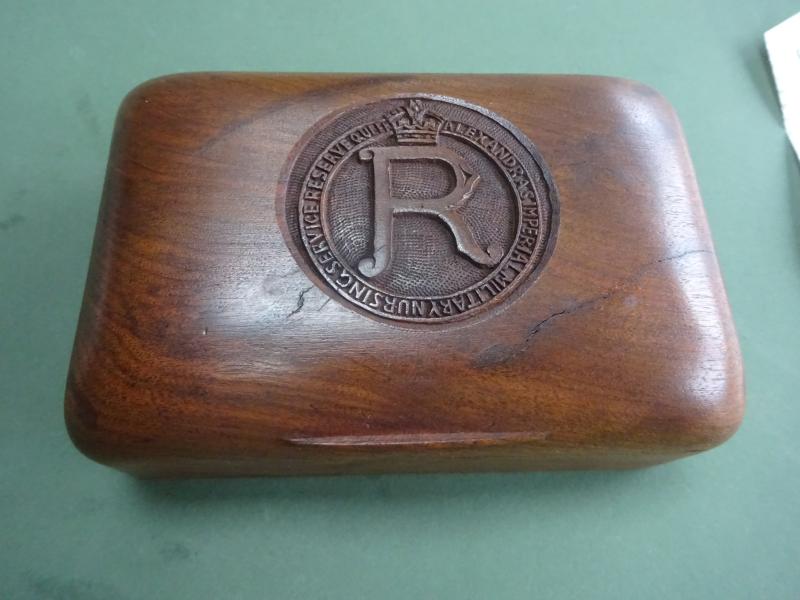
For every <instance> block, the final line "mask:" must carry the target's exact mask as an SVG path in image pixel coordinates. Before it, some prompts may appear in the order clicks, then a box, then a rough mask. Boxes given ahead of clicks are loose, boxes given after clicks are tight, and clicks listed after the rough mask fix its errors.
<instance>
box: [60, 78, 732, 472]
mask: <svg viewBox="0 0 800 600" xmlns="http://www.w3.org/2000/svg"><path fill="white" fill-rule="evenodd" d="M411 93H426V94H442V95H445V96H451V97H455V98H461V99H463V100H465V101H467V102H470V103H474V104H477V105H480V106H483V107H486V108H487V109H488V110H490V111H493V112H496V113H497V114H499V115H502V116H503V117H504V118H506V119H508V120H509V121H510V122H512V123H513V124H514V125H516V127H518V128H519V129H520V130H521V131H522V132H524V134H525V135H527V136H528V137H529V138H530V139H531V140H533V142H534V143H535V144H536V147H537V148H538V150H539V152H540V153H541V155H542V156H543V157H544V159H545V160H546V162H547V164H548V165H549V167H550V170H551V172H552V177H553V180H554V182H555V184H556V185H557V187H558V192H559V198H560V225H559V232H558V242H557V245H556V247H555V250H554V251H553V253H552V256H551V257H550V259H549V262H548V263H547V265H546V267H545V268H544V269H543V270H542V272H541V274H540V275H539V277H538V279H537V281H536V282H535V283H534V284H533V285H531V286H530V287H528V288H526V289H525V291H524V292H523V293H521V294H520V295H519V297H518V298H517V299H516V300H515V301H514V302H510V303H508V304H507V306H504V308H503V310H501V311H495V312H493V313H492V314H491V315H490V316H489V317H487V318H484V319H474V320H466V321H464V322H462V323H459V324H457V325H454V326H451V327H448V328H437V329H424V328H422V329H420V328H416V329H412V328H404V327H399V326H394V325H392V324H388V323H385V322H379V321H378V320H376V319H371V318H368V317H365V316H364V315H362V314H359V313H358V312H357V311H354V310H352V309H351V308H349V307H348V306H346V305H345V304H344V303H342V302H340V301H339V300H337V299H334V298H333V294H331V292H330V290H329V289H328V288H327V287H326V286H325V285H324V284H323V283H322V282H321V281H320V280H319V278H318V276H317V275H316V274H315V273H314V272H313V270H311V269H309V268H308V267H307V265H305V264H303V263H302V261H300V262H298V260H296V257H295V256H293V254H292V251H290V249H289V247H288V246H287V243H286V240H285V235H284V234H283V233H282V232H281V227H282V226H283V227H285V224H281V223H279V221H280V218H279V211H278V210H277V209H276V206H275V202H276V198H278V196H279V194H280V188H281V185H282V184H281V177H282V176H284V175H282V174H283V173H284V168H285V165H286V161H287V158H288V157H289V156H290V154H291V153H292V151H293V149H294V148H295V147H296V145H297V143H298V141H299V140H300V139H301V138H302V136H303V135H304V134H305V133H306V132H307V131H308V130H309V129H310V128H312V127H313V126H314V124H315V123H317V122H318V121H319V120H320V119H323V118H324V117H326V116H327V115H329V114H331V113H334V112H336V111H339V110H342V109H343V108H346V107H349V106H353V105H357V104H361V103H364V102H368V101H370V100H372V99H375V98H382V97H389V96H393V95H402V94H411ZM743 404H744V400H743V383H742V366H741V358H740V354H739V348H738V343H737V339H736V334H735V330H734V326H733V323H732V319H731V315H730V311H729V307H728V303H727V299H726V296H725V291H724V288H723V284H722V280H721V277H720V273H719V269H718V265H717V261H716V257H715V255H714V250H713V246H712V242H711V238H710V236H709V232H708V228H707V224H706V218H705V214H704V211H703V206H702V202H701V199H700V195H699V192H698V189H697V184H696V181H695V177H694V173H693V169H692V165H691V162H690V159H689V156H688V152H687V149H686V146H685V142H684V139H683V135H682V132H681V128H680V124H679V122H678V120H677V117H676V115H675V113H674V111H673V110H672V108H671V107H670V106H669V104H668V103H667V102H666V101H665V100H664V99H663V98H662V97H661V96H660V95H659V94H657V93H656V92H654V91H653V90H651V89H650V88H647V87H645V86H642V85H640V84H637V83H634V82H629V81H623V80H618V79H610V78H596V77H577V76H450V75H448V76H444V75H424V76H419V75H397V76H372V75H265V74H190V75H178V76H170V77H165V78H161V79H157V80H154V81H150V82H147V83H145V84H143V85H142V86H140V87H138V88H136V89H135V90H134V91H132V92H131V93H130V94H129V95H128V97H127V98H126V99H125V101H124V102H123V104H122V107H121V109H120V112H119V117H118V121H117V125H116V129H115V133H114V138H113V143H112V148H111V153H110V157H109V166H108V174H107V179H106V184H105V191H104V196H103V201H102V206H101V209H100V215H99V219H98V226H97V232H96V237H95V243H94V249H93V253H92V259H91V266H90V271H89V276H88V280H87V285H86V294H85V298H84V304H83V309H82V312H81V317H80V323H79V327H78V332H77V336H76V342H75V348H74V352H73V357H72V363H71V367H70V372H69V376H68V382H67V392H66V420H67V425H68V428H69V432H70V435H71V436H72V439H73V440H74V442H75V444H76V445H77V446H78V447H79V448H80V449H81V450H82V451H83V452H84V453H86V454H87V455H88V456H90V457H92V458H93V459H95V460H98V461H100V462H102V463H105V464H108V465H111V466H114V467H117V468H120V469H124V470H126V471H130V472H132V473H135V474H137V475H143V476H212V475H213V476H216V475H261V474H313V473H363V472H386V471H417V472H423V471H473V470H517V469H561V468H625V467H637V466H644V465H648V464H654V463H659V462H663V461H667V460H671V459H674V458H678V457H681V456H686V455H689V454H692V453H695V452H699V451H702V450H705V449H708V448H711V447H713V446H715V445H717V444H719V443H721V442H722V441H724V440H725V439H727V438H728V437H729V436H730V435H731V434H732V433H733V432H734V431H735V430H736V428H737V426H738V424H739V422H740V420H741V417H742V412H743Z"/></svg>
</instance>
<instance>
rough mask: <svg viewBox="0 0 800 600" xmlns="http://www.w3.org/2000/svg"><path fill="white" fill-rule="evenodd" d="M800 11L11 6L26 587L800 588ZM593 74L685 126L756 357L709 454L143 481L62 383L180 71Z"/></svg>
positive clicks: (4, 127) (344, 591)
mask: <svg viewBox="0 0 800 600" xmlns="http://www.w3.org/2000/svg"><path fill="white" fill-rule="evenodd" d="M797 10H800V3H798V2H797V0H794V1H785V2H778V1H774V2H765V1H756V0H751V1H742V2H725V1H716V2H712V1H708V2H700V1H696V0H695V1H680V2H678V1H672V2H668V1H666V0H665V1H663V2H658V1H641V0H630V1H625V2H594V3H580V2H547V3H543V2H488V1H486V2H439V1H435V0H429V1H428V2H420V1H403V2H400V1H395V2H362V3H356V2H341V1H337V2H319V3H313V2H304V1H303V2H300V1H294V2H285V3H276V2H274V3H270V2H255V1H254V2H246V1H239V0H237V1H231V0H227V1H221V0H216V1H196V2H164V1H162V2H155V1H140V2H121V1H104V2H99V1H98V2H89V1H82V2H79V1H70V2H57V1H51V2H35V1H31V0H28V1H15V0H6V2H4V3H3V7H2V10H1V11H0V15H2V16H0V75H1V76H2V82H3V83H2V91H0V107H1V108H2V113H0V144H2V160H0V309H1V310H0V359H1V360H0V598H44V599H48V598H81V599H83V598H88V599H96V598H120V599H128V598H138V599H148V600H149V599H153V598H169V599H182V598H186V599H192V600H197V599H201V598H226V599H227V598H302V599H309V598H342V599H345V598H346V599H355V598H370V599H372V598H387V599H393V598H397V599H403V600H407V599H409V598H435V599H444V598H459V599H464V598H492V599H494V598H498V599H499V598H615V599H620V598H637V599H639V598H665V599H666V598H668V599H670V600H674V599H679V598H698V599H704V600H705V599H710V598H724V599H726V600H730V599H738V598H742V599H751V598H769V599H783V598H792V599H796V598H800V547H799V545H800V498H799V497H798V495H799V493H800V436H799V435H798V426H800V402H799V401H798V400H799V399H798V394H797V392H798V388H800V318H799V317H798V314H800V269H799V267H800V169H799V168H798V163H797V161H796V159H795V158H794V155H793V154H792V152H791V149H790V146H789V144H788V142H787V140H786V138H785V135H784V131H783V125H782V122H781V117H780V111H779V107H778V103H777V98H776V94H775V92H774V87H773V84H772V79H771V74H770V72H769V69H768V64H767V62H766V58H765V54H764V51H763V42H762V34H763V32H764V31H765V30H766V29H768V28H769V27H771V26H772V25H774V24H776V23H778V22H780V21H782V20H783V19H785V18H787V17H788V16H790V15H791V14H792V13H793V12H796V11H797ZM193 70H194V71H197V70H254V71H374V72H386V71H394V72H415V71H428V72H431V71H433V72H480V73H484V72H485V73H496V72H514V73H537V72H543V73H590V74H604V75H618V76H622V77H629V78H633V79H638V80H640V81H643V82H645V83H648V84H650V85H652V86H654V87H656V88H657V89H659V90H660V91H661V92H663V93H664V94H665V95H666V96H667V97H668V98H669V99H670V100H671V101H672V103H673V104H674V106H675V107H676V109H677V111H678V113H679V115H680V117H681V118H682V121H683V124H684V126H685V129H686V135H687V137H688V140H689V145H690V148H691V151H692V155H693V159H694V163H695V167H696V170H697V176H698V178H699V181H700V186H701V189H702V192H703V195H704V198H705V206H706V209H707V212H708V218H709V220H710V223H711V229H712V232H713V235H714V240H715V243H716V247H717V251H718V254H719V260H720V263H721V265H722V270H723V274H724V276H725V280H726V284H727V289H728V293H729V296H730V301H731V304H732V306H733V312H734V315H735V318H736V323H737V327H738V331H739V335H740V339H741V343H742V349H743V354H744V359H745V365H746V366H745V369H746V379H747V391H748V411H747V415H746V417H745V421H744V424H743V426H742V428H741V429H740V431H739V432H738V434H737V435H736V436H735V437H734V438H733V439H732V440H731V441H730V442H728V443H727V444H725V445H723V446H721V447H720V448H717V449H715V450H713V451H711V452H708V453H705V454H702V455H699V456H696V457H693V458H690V459H686V460H683V461H678V462H674V463H671V464H668V465H664V466H660V467H655V468H652V469H647V470H641V471H629V472H591V473H590V472H573V473H539V474H537V473H533V474H506V475H500V474H485V475H435V476H415V475H409V476H373V477H342V478H335V477H329V478H304V479H251V480H225V481H221V480H206V481H162V482H143V481H137V480H134V479H132V478H130V477H128V476H126V475H123V474H120V473H117V472H115V471H113V470H110V469H108V468H106V467H102V466H99V465H97V464H94V463H92V462H90V461H89V460H87V459H85V458H84V457H83V456H81V455H80V454H79V453H78V452H77V451H76V450H75V449H74V448H73V447H72V445H71V444H70V442H69V439H68V438H67V435H66V432H65V429H64V425H63V417H62V394H63V388H64V379H65V375H66V371H67V364H68V359H69V355H70V350H71V346H72V340H73V335H74V332H75V325H76V319H77V315H78V309H79V306H80V302H81V294H82V290H83V285H84V278H85V274H86V268H87V263H88V259H89V251H90V246H91V241H92V234H93V230H94V226H95V218H96V214H97V208H98V202H99V198H100V193H101V186H102V182H103V175H104V169H105V162H106V156H107V152H108V145H109V140H110V136H111V129H112V123H113V119H114V114H115V111H116V108H117V105H118V103H119V101H120V100H121V98H122V97H123V96H124V94H125V93H126V92H127V91H128V90H129V89H130V88H131V87H133V86H134V85H136V84H137V83H139V82H141V81H143V80H145V79H148V78H151V77H154V76H156V75H161V74H165V73H170V72H176V71H193Z"/></svg>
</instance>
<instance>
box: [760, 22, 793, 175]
mask: <svg viewBox="0 0 800 600" xmlns="http://www.w3.org/2000/svg"><path fill="white" fill-rule="evenodd" d="M764 42H765V43H766V45H767V54H769V62H770V64H771V65H772V74H773V76H774V77H775V87H776V88H777V89H778V98H779V100H780V103H781V111H782V112H783V124H784V127H786V133H787V135H788V136H789V141H790V142H791V143H792V146H793V147H794V151H795V154H797V159H798V160H800V13H797V14H796V15H794V16H793V17H789V18H788V19H786V20H785V21H784V22H783V23H781V24H780V25H776V26H775V27H773V28H772V29H770V30H769V31H767V32H766V33H765V34H764Z"/></svg>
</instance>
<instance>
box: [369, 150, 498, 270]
mask: <svg viewBox="0 0 800 600" xmlns="http://www.w3.org/2000/svg"><path fill="white" fill-rule="evenodd" d="M358 156H359V158H360V159H361V160H364V161H367V160H371V161H372V166H373V170H374V182H375V194H374V209H373V213H374V231H375V234H374V236H373V247H372V248H373V250H372V256H370V257H367V258H364V259H362V260H361V261H360V262H359V263H358V270H359V271H360V272H361V273H362V274H363V275H365V276H366V277H374V276H375V275H378V274H379V273H381V272H382V271H384V270H385V269H386V268H387V267H388V266H389V265H390V264H391V262H392V232H393V229H394V216H395V215H397V214H403V213H421V214H428V215H434V216H436V217H438V218H439V219H441V220H442V221H444V223H445V225H447V226H448V227H449V229H450V231H451V232H452V234H453V237H454V238H455V242H456V247H457V248H458V250H459V252H461V253H462V254H465V255H466V256H468V257H469V258H470V259H472V260H473V261H475V262H476V263H478V264H479V265H485V266H494V265H496V264H498V263H499V262H500V259H501V258H502V257H503V254H504V251H503V249H502V248H500V247H499V245H497V244H490V245H489V247H488V248H487V249H486V250H484V249H483V248H481V247H480V246H479V245H478V242H477V241H476V240H475V236H474V234H473V233H472V230H471V229H470V228H469V226H468V225H467V222H466V221H465V220H464V217H463V216H462V215H461V213H459V212H458V209H459V208H461V207H462V206H464V204H466V202H467V201H468V200H469V199H470V198H471V197H472V194H473V192H474V191H475V186H476V185H478V182H479V181H480V179H481V178H480V175H476V174H475V173H474V172H473V171H474V169H473V168H472V167H470V166H469V165H468V164H467V162H466V161H465V160H464V159H463V158H462V157H461V156H459V155H458V154H456V153H455V152H454V151H452V150H451V149H450V148H447V147H444V146H439V145H435V146H388V147H378V148H369V149H364V150H361V151H360V152H359V153H358ZM414 160H428V161H430V160H435V161H440V162H443V163H445V164H447V165H449V166H450V168H451V169H453V174H454V175H455V180H456V185H455V187H454V188H453V189H452V190H451V191H450V193H448V194H447V195H446V196H442V197H440V198H426V199H422V200H420V199H405V198H395V197H393V196H392V186H391V164H392V162H394V161H414Z"/></svg>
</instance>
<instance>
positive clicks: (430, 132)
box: [386, 99, 444, 144]
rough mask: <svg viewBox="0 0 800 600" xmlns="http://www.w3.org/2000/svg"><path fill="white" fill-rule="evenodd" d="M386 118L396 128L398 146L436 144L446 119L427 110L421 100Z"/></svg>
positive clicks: (409, 103)
mask: <svg viewBox="0 0 800 600" xmlns="http://www.w3.org/2000/svg"><path fill="white" fill-rule="evenodd" d="M386 118H387V119H388V120H389V123H390V124H391V125H392V127H393V128H394V134H395V137H396V138H397V143H398V144H435V143H436V142H437V141H438V139H439V129H441V127H442V124H443V123H444V119H442V118H441V117H439V116H438V115H435V114H433V113H429V112H427V111H426V110H425V108H424V107H423V106H422V104H421V103H420V101H419V100H416V99H412V100H409V102H408V106H403V107H400V108H398V109H397V110H394V111H392V112H391V113H389V114H388V115H386Z"/></svg>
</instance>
